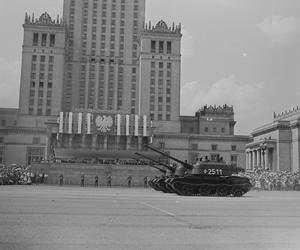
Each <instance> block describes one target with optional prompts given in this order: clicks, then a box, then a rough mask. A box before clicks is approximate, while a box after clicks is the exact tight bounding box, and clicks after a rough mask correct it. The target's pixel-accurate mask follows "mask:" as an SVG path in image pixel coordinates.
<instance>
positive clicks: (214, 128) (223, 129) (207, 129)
mask: <svg viewBox="0 0 300 250" xmlns="http://www.w3.org/2000/svg"><path fill="white" fill-rule="evenodd" d="M204 132H210V131H209V128H208V127H205V128H204ZM212 132H214V133H216V132H218V131H217V128H216V127H213V128H212ZM221 132H222V133H225V128H221Z"/></svg>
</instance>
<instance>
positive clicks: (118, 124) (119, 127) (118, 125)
mask: <svg viewBox="0 0 300 250" xmlns="http://www.w3.org/2000/svg"><path fill="white" fill-rule="evenodd" d="M117 135H121V115H120V114H117Z"/></svg>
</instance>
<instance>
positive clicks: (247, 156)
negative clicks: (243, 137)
mask: <svg viewBox="0 0 300 250" xmlns="http://www.w3.org/2000/svg"><path fill="white" fill-rule="evenodd" d="M246 169H249V152H248V151H246Z"/></svg>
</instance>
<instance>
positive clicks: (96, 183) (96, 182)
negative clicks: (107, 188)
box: [95, 175, 99, 187]
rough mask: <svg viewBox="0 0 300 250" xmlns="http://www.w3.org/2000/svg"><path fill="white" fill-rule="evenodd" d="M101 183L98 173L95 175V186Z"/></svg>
mask: <svg viewBox="0 0 300 250" xmlns="http://www.w3.org/2000/svg"><path fill="white" fill-rule="evenodd" d="M98 185H99V183H98V175H96V176H95V187H98Z"/></svg>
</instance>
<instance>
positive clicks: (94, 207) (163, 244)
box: [0, 186, 300, 250]
mask: <svg viewBox="0 0 300 250" xmlns="http://www.w3.org/2000/svg"><path fill="white" fill-rule="evenodd" d="M299 208H300V193H299V192H254V191H252V192H249V193H248V194H246V195H245V196H243V197H241V198H233V197H182V196H177V195H175V194H164V193H160V192H156V191H154V190H151V189H136V188H132V189H127V188H97V189H96V188H91V187H88V188H80V187H69V186H64V187H56V186H0V230H1V234H0V249H22V250H24V249H105V250H106V249H108V250H110V249H116V250H119V249H128V250H129V249H130V250H133V249H141V250H142V249H147V250H148V249H164V250H167V249H173V250H174V249H180V250H181V249H208V250H210V249H217V250H221V249H222V250H224V249H228V250H229V249H230V250H235V249H236V250H242V249H255V250H257V249H272V250H274V249H280V250H288V249H293V250H299V249H300V209H299Z"/></svg>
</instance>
